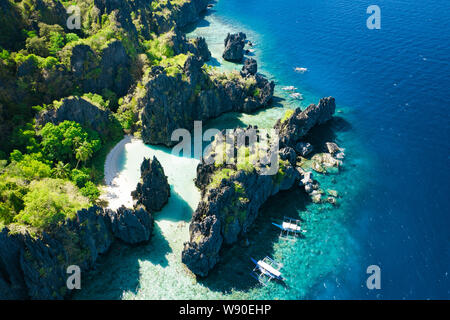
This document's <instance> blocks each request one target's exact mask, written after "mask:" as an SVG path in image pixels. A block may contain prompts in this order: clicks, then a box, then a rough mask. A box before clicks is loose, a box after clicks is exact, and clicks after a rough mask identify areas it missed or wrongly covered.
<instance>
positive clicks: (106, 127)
mask: <svg viewBox="0 0 450 320" xmlns="http://www.w3.org/2000/svg"><path fill="white" fill-rule="evenodd" d="M65 120H68V121H75V122H78V123H79V124H81V125H82V126H83V127H85V128H88V129H90V130H93V131H96V132H97V133H98V134H99V135H100V136H101V137H102V139H104V141H109V140H114V139H116V138H117V135H118V134H119V135H120V132H121V129H120V124H119V123H118V122H117V120H116V119H115V118H114V116H113V114H112V113H111V111H110V110H105V109H102V108H101V107H99V106H97V105H95V104H93V103H92V102H90V101H88V100H87V99H85V98H80V97H69V98H65V99H63V100H62V101H61V103H60V105H59V106H55V107H54V108H51V109H48V110H44V111H42V112H41V113H40V114H39V115H38V116H37V117H36V124H37V125H38V126H43V125H45V124H46V123H47V122H51V123H53V124H59V123H61V122H63V121H65Z"/></svg>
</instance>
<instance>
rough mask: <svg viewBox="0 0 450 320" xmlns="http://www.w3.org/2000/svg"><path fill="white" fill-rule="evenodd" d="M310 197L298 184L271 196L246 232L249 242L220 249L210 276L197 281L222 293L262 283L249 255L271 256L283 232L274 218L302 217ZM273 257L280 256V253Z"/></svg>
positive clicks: (257, 258)
mask: <svg viewBox="0 0 450 320" xmlns="http://www.w3.org/2000/svg"><path fill="white" fill-rule="evenodd" d="M309 201H310V200H309V198H308V196H307V194H306V193H305V192H304V191H303V190H301V189H299V188H298V187H293V188H292V189H291V190H287V191H282V192H280V193H278V194H277V195H275V196H273V197H271V198H270V199H269V200H268V201H267V202H266V203H265V204H264V205H263V206H262V207H261V209H260V212H259V215H258V218H257V219H256V221H255V223H254V224H253V226H252V229H251V230H250V231H249V233H248V235H247V238H248V241H249V243H250V245H249V246H248V247H243V246H242V245H239V244H235V245H234V246H232V247H229V248H224V249H223V251H222V252H221V257H222V259H221V262H220V263H219V264H218V265H217V266H216V267H215V268H214V269H213V270H212V271H211V272H210V274H209V275H208V277H207V278H204V279H198V281H199V282H200V283H201V284H202V285H204V286H206V287H208V288H209V289H210V290H212V291H216V292H221V293H223V294H230V293H231V292H232V290H238V291H248V290H250V289H252V288H255V287H258V286H261V284H259V283H258V282H257V281H256V280H255V279H254V278H253V277H252V276H251V275H250V273H251V271H252V270H253V267H254V265H253V263H252V262H251V260H250V258H254V259H256V260H259V259H263V258H264V257H265V256H270V257H272V256H273V254H274V244H275V243H276V242H277V241H278V239H279V236H280V230H279V229H278V228H276V227H275V226H273V225H272V222H274V221H279V220H282V219H283V218H284V217H285V216H287V217H291V218H296V219H300V216H299V214H300V212H304V211H306V204H307V203H308V202H309ZM295 241H302V239H301V238H299V239H297V240H295ZM274 258H275V260H277V257H274ZM280 285H283V284H280Z"/></svg>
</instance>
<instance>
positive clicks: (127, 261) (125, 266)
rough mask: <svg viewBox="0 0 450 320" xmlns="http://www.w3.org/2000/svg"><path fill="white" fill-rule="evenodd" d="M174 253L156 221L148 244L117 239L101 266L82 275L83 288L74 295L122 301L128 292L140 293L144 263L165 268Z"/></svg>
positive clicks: (99, 263) (99, 264)
mask: <svg viewBox="0 0 450 320" xmlns="http://www.w3.org/2000/svg"><path fill="white" fill-rule="evenodd" d="M171 252H172V249H171V247H170V246H169V243H168V241H167V240H166V239H165V238H164V236H163V235H162V233H161V229H160V228H159V226H158V225H157V224H156V223H155V225H154V228H153V235H152V238H151V239H150V242H149V243H148V244H143V245H137V246H130V245H127V244H124V243H123V242H120V241H116V242H114V243H113V245H112V246H111V248H110V249H109V251H108V253H107V254H106V255H105V256H103V257H101V258H100V259H99V260H98V261H97V263H96V265H97V269H96V270H94V271H92V272H90V273H89V274H88V275H87V276H86V277H85V278H84V277H83V278H82V281H81V288H82V289H81V290H80V291H79V292H77V293H76V294H75V295H74V296H73V298H74V299H75V300H77V299H83V300H84V299H101V300H120V299H122V297H123V294H124V293H125V292H130V293H132V294H136V293H137V292H138V290H139V284H140V268H141V266H140V265H141V263H142V262H145V261H148V262H150V263H152V264H155V265H160V266H161V267H163V268H165V267H167V266H168V264H169V262H168V260H167V255H168V254H170V253H171Z"/></svg>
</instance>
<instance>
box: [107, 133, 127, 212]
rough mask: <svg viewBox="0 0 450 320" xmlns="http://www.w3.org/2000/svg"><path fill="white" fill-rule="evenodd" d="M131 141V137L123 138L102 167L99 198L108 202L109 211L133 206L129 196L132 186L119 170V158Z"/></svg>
mask: <svg viewBox="0 0 450 320" xmlns="http://www.w3.org/2000/svg"><path fill="white" fill-rule="evenodd" d="M133 140H135V138H134V137H133V136H131V135H126V136H124V138H123V139H122V140H120V141H119V142H118V143H117V144H116V145H115V146H114V148H113V149H112V150H111V151H110V152H109V153H108V155H107V156H106V160H105V165H104V176H105V178H104V182H105V187H104V188H103V190H102V191H103V192H102V195H101V196H100V198H101V199H102V200H104V201H107V202H108V208H110V209H117V208H119V207H120V206H122V205H124V206H126V207H131V206H132V204H133V200H132V198H131V195H130V193H131V190H132V186H131V185H130V183H129V181H128V179H127V176H126V173H125V174H124V173H121V168H120V157H121V155H122V154H123V153H124V152H125V151H124V149H125V148H126V146H127V145H129V144H130V143H132V142H133Z"/></svg>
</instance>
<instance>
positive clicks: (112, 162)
mask: <svg viewBox="0 0 450 320" xmlns="http://www.w3.org/2000/svg"><path fill="white" fill-rule="evenodd" d="M132 139H133V136H132V135H125V136H124V138H123V139H122V140H120V141H119V142H118V143H117V144H116V145H115V146H114V148H112V150H111V151H110V152H109V153H108V155H107V156H106V160H105V165H104V169H103V170H104V176H105V178H104V180H105V184H106V185H107V186H110V185H111V184H112V182H113V180H114V178H115V177H116V176H117V175H118V173H119V168H118V160H119V159H118V157H119V155H120V153H122V150H123V149H124V148H125V145H126V144H127V143H130V142H131V140H132Z"/></svg>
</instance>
